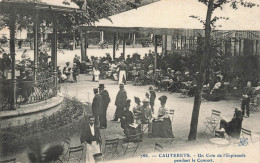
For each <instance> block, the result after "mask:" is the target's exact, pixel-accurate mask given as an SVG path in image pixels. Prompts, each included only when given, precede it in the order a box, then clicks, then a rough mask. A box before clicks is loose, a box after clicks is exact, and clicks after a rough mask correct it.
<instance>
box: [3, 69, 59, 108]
mask: <svg viewBox="0 0 260 163" xmlns="http://www.w3.org/2000/svg"><path fill="white" fill-rule="evenodd" d="M58 89H59V86H57V87H55V83H54V76H53V74H52V72H41V73H38V75H37V78H36V82H35V83H34V81H25V80H22V81H17V90H16V103H17V104H18V105H24V104H32V103H36V102H41V101H44V100H47V99H49V98H52V97H54V96H56V95H57V92H58ZM12 90H13V89H12V86H11V82H10V81H4V82H3V86H2V96H3V98H2V99H3V100H2V104H1V105H2V110H8V109H10V103H11V95H12ZM0 107H1V106H0Z"/></svg>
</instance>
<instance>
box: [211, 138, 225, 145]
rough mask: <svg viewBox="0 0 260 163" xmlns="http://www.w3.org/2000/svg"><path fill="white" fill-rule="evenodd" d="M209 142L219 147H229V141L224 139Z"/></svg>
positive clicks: (213, 139) (214, 139)
mask: <svg viewBox="0 0 260 163" xmlns="http://www.w3.org/2000/svg"><path fill="white" fill-rule="evenodd" d="M209 141H210V142H211V143H212V144H216V145H219V146H226V145H229V141H228V140H227V139H223V138H211V139H209Z"/></svg>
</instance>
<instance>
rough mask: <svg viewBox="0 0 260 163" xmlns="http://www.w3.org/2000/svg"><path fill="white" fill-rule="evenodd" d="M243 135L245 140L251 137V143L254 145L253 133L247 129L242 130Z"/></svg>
mask: <svg viewBox="0 0 260 163" xmlns="http://www.w3.org/2000/svg"><path fill="white" fill-rule="evenodd" d="M241 134H242V136H243V138H248V137H250V140H251V142H252V143H253V140H252V132H251V131H250V130H247V129H244V128H242V129H241ZM240 138H241V137H240ZM245 143H247V142H245Z"/></svg>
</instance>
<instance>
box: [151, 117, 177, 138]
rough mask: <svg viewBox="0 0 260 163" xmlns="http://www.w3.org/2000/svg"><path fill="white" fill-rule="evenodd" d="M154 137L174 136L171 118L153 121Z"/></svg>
mask: <svg viewBox="0 0 260 163" xmlns="http://www.w3.org/2000/svg"><path fill="white" fill-rule="evenodd" d="M152 137H153V138H174V135H173V132H172V123H171V120H170V119H169V118H164V120H163V121H155V120H153V123H152Z"/></svg>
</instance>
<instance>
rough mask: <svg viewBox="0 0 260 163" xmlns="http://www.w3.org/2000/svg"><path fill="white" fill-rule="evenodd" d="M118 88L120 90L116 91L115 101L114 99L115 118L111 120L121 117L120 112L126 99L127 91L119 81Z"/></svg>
mask: <svg viewBox="0 0 260 163" xmlns="http://www.w3.org/2000/svg"><path fill="white" fill-rule="evenodd" d="M119 89H120V90H119V91H118V93H117V96H116V101H115V105H116V112H115V118H114V119H113V121H118V118H121V116H122V112H123V109H124V102H125V101H126V99H127V93H126V90H125V88H124V84H123V83H121V84H120V85H119Z"/></svg>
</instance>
